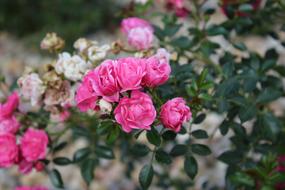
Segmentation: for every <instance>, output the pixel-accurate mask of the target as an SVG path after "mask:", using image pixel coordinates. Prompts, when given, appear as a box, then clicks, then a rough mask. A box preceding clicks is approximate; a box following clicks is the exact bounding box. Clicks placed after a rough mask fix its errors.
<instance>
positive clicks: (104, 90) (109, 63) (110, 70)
mask: <svg viewBox="0 0 285 190" xmlns="http://www.w3.org/2000/svg"><path fill="white" fill-rule="evenodd" d="M116 67H117V61H113V60H106V61H104V62H103V63H102V64H101V65H99V66H98V67H96V69H94V71H93V75H92V76H93V78H92V80H91V81H92V87H93V89H94V91H95V92H96V94H97V95H98V96H102V97H103V99H104V100H106V101H108V102H118V101H119V92H120V90H121V89H120V86H119V84H118V81H117V73H116V72H117V71H116Z"/></svg>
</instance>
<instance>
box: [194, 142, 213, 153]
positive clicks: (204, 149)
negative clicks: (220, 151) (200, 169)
mask: <svg viewBox="0 0 285 190" xmlns="http://www.w3.org/2000/svg"><path fill="white" fill-rule="evenodd" d="M191 150H192V152H194V153H195V154H198V155H200V156H207V155H209V154H211V150H210V148H209V147H208V146H206V145H203V144H192V145H191Z"/></svg>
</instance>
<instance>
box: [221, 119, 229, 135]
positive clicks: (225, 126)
mask: <svg viewBox="0 0 285 190" xmlns="http://www.w3.org/2000/svg"><path fill="white" fill-rule="evenodd" d="M229 128H230V123H229V122H227V121H223V123H222V124H221V125H220V127H219V129H220V132H221V134H222V135H226V134H227V133H228V131H229Z"/></svg>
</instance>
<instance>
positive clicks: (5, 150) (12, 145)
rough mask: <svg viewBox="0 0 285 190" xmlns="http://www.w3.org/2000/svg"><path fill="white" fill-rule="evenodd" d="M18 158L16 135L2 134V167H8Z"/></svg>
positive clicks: (0, 147) (0, 148)
mask: <svg viewBox="0 0 285 190" xmlns="http://www.w3.org/2000/svg"><path fill="white" fill-rule="evenodd" d="M17 158H18V146H17V143H16V137H15V136H14V135H12V134H9V133H6V134H0V167H1V168H7V167H10V166H11V165H13V164H14V163H15V162H16V160H17Z"/></svg>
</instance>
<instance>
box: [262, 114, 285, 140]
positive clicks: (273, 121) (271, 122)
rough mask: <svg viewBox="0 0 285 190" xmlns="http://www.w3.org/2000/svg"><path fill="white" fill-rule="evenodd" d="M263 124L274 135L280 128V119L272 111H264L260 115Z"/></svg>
mask: <svg viewBox="0 0 285 190" xmlns="http://www.w3.org/2000/svg"><path fill="white" fill-rule="evenodd" d="M262 121H263V124H264V125H265V126H266V127H267V128H268V130H269V131H270V133H271V134H273V135H276V134H278V133H279V132H280V131H281V129H282V123H281V121H280V120H279V119H278V118H276V117H275V116H274V115H273V114H272V113H265V114H263V115H262Z"/></svg>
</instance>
